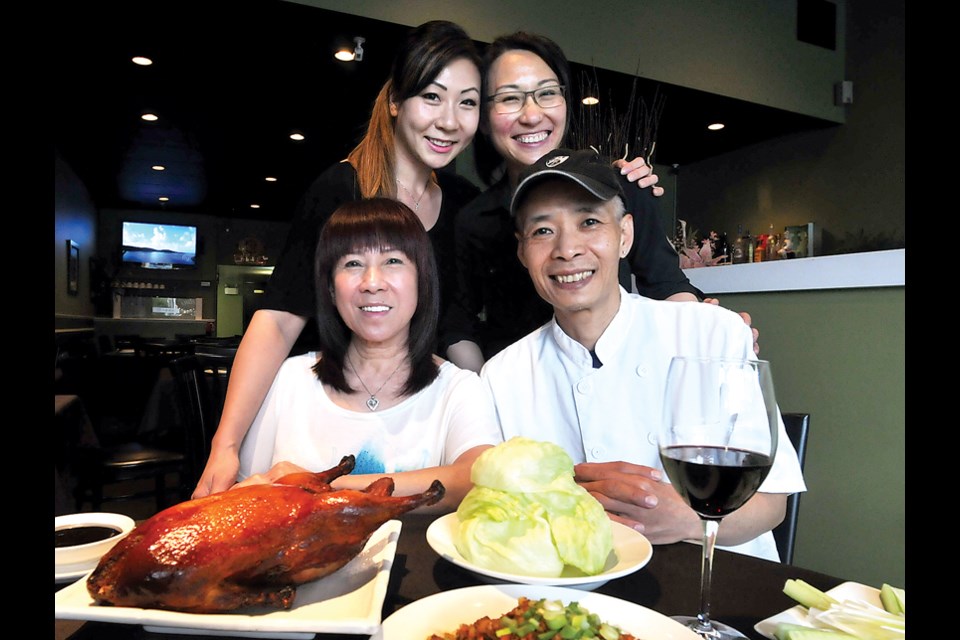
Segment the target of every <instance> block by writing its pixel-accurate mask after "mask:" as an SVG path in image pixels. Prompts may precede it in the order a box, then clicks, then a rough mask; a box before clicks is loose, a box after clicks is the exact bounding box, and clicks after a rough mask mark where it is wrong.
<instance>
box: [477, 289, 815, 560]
mask: <svg viewBox="0 0 960 640" xmlns="http://www.w3.org/2000/svg"><path fill="white" fill-rule="evenodd" d="M620 300H621V304H620V309H619V311H618V312H617V315H616V316H615V317H614V318H613V320H612V321H611V322H610V325H609V326H608V327H607V329H606V330H605V331H604V333H603V335H602V336H601V337H600V339H599V341H598V342H597V345H596V349H595V353H596V355H597V357H598V359H599V360H600V362H601V363H602V365H603V366H601V367H599V368H594V366H593V357H592V356H591V354H590V352H589V350H587V349H586V348H585V347H584V346H583V345H581V344H580V343H579V342H577V341H575V340H574V339H573V338H571V337H570V336H568V335H567V334H566V333H564V332H563V330H562V329H561V328H560V326H559V325H557V323H556V319H553V320H551V321H550V322H548V323H547V324H545V325H544V326H542V327H541V328H539V329H537V330H536V331H534V332H533V333H530V334H529V335H527V336H526V337H524V338H522V339H520V340H519V341H517V342H516V343H514V344H512V345H511V346H509V347H507V348H506V349H504V350H503V351H501V352H500V353H498V354H497V355H496V356H494V357H493V358H491V359H490V360H489V361H488V362H487V363H486V365H485V366H484V367H483V370H482V371H481V373H480V377H481V379H482V380H483V381H484V383H485V384H486V386H487V388H488V389H489V390H490V392H491V394H492V396H493V400H494V404H495V406H496V413H497V419H498V421H499V424H500V428H501V429H502V431H503V437H504V439H509V438H511V437H513V436H517V435H520V436H525V437H528V438H533V439H538V440H549V441H552V442H555V443H557V444H559V445H560V446H562V447H563V448H564V449H566V451H567V452H568V453H569V454H570V456H571V457H572V458H573V460H574V463H579V462H609V461H614V460H624V461H627V462H632V463H635V464H641V465H646V466H649V467H654V468H657V469H661V470H662V468H663V467H662V465H661V463H660V455H659V451H658V448H657V435H656V434H657V427H658V425H659V422H660V420H661V414H662V408H663V394H664V388H665V385H666V376H667V369H668V367H669V365H670V360H671V358H672V357H673V356H676V355H686V356H705V355H713V356H727V357H737V358H744V357H754V354H753V335H752V333H751V331H750V328H749V327H748V326H747V325H746V323H744V322H743V319H742V318H741V317H740V316H739V315H738V314H736V313H733V312H732V311H729V310H727V309H723V308H722V307H718V306H715V305H711V304H704V303H700V302H666V301H659V300H650V299H648V298H644V297H641V296H639V295H636V294H628V293H627V292H626V291H625V290H624V289H622V288H621V290H620ZM775 377H776V371H775V370H774V378H775ZM664 477H666V476H664ZM805 490H806V485H805V484H804V481H803V474H802V472H801V470H800V463H799V461H798V459H797V453H796V451H795V450H794V448H793V445H792V444H791V443H790V439H789V438H788V437H787V434H786V430H785V429H784V426H783V421H782V420H781V421H780V428H779V435H778V442H777V453H776V457H775V458H774V464H773V468H772V469H771V471H770V474H769V475H768V476H767V478H766V480H765V481H764V482H763V484H762V485H761V487H760V491H762V492H766V493H795V492H800V491H805ZM723 548H727V549H729V550H732V551H738V552H741V553H746V554H748V555H754V556H758V557H761V558H767V559H769V560H774V561H779V560H780V557H779V554H778V553H777V548H776V543H775V542H774V539H773V534H772V533H770V532H766V533H764V534H763V535H761V536H758V537H757V538H755V539H754V540H751V541H749V542H746V543H744V544H741V545H737V546H734V547H723Z"/></svg>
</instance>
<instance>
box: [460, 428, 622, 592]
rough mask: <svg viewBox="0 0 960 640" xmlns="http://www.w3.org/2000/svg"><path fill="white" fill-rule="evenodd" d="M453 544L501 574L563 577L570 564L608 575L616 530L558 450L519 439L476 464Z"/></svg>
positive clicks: (495, 449) (489, 450)
mask: <svg viewBox="0 0 960 640" xmlns="http://www.w3.org/2000/svg"><path fill="white" fill-rule="evenodd" d="M471 479H472V480H473V482H474V487H473V489H471V490H470V492H469V493H468V494H467V495H466V497H465V498H464V499H463V501H462V502H461V503H460V506H459V508H458V509H457V516H458V518H459V520H460V527H459V530H458V533H457V536H456V539H455V540H454V544H455V545H456V547H457V550H458V551H459V552H460V554H461V555H463V557H464V558H466V559H467V560H469V561H471V562H473V563H475V564H477V565H479V566H483V567H486V568H488V569H491V570H495V571H503V572H507V573H519V574H523V575H530V576H544V577H556V576H559V575H560V574H561V573H562V572H563V569H564V566H565V565H569V566H571V567H575V568H577V569H579V570H580V571H582V572H583V573H585V574H587V575H595V574H598V573H600V572H602V571H603V568H604V566H605V565H606V561H607V558H608V557H609V555H610V551H611V550H612V549H613V529H612V526H611V524H610V519H609V518H608V516H607V514H606V512H605V511H604V510H603V506H602V505H601V504H600V503H599V502H597V500H596V499H595V498H594V497H593V496H591V495H590V494H589V493H587V491H586V490H585V489H583V487H581V486H580V485H578V484H577V483H576V482H575V481H574V479H573V461H572V460H571V459H570V456H569V455H567V453H566V452H565V451H564V450H563V449H562V448H561V447H559V446H557V445H555V444H552V443H548V442H539V441H535V440H530V439H527V438H519V437H517V438H512V439H510V440H508V441H507V442H505V443H503V444H500V445H498V446H496V447H494V448H492V449H488V450H487V451H485V452H484V453H483V454H482V455H481V456H480V457H479V458H477V460H476V462H475V463H474V465H473V468H472V470H471Z"/></svg>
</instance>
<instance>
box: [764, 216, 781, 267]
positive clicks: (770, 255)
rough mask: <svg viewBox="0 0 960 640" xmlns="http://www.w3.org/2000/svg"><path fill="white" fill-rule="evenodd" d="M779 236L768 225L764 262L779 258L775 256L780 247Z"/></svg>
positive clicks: (771, 226)
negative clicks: (768, 234) (768, 231)
mask: <svg viewBox="0 0 960 640" xmlns="http://www.w3.org/2000/svg"><path fill="white" fill-rule="evenodd" d="M779 244H780V236H778V235H777V234H776V233H775V232H774V230H773V225H772V224H771V225H770V236H769V237H768V238H767V255H766V257H765V258H764V259H765V260H776V259H777V258H779V257H780V256H778V255H777V249H779V248H780V247H779V246H778V245H779Z"/></svg>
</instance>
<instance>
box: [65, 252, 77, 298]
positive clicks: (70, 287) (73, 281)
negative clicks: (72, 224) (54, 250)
mask: <svg viewBox="0 0 960 640" xmlns="http://www.w3.org/2000/svg"><path fill="white" fill-rule="evenodd" d="M79 292H80V245H78V244H77V243H76V242H74V241H73V240H67V293H69V294H70V295H72V296H75V295H77V294H78V293H79Z"/></svg>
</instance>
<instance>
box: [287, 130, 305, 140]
mask: <svg viewBox="0 0 960 640" xmlns="http://www.w3.org/2000/svg"><path fill="white" fill-rule="evenodd" d="M290 139H291V140H296V141H297V142H299V141H301V140H304V139H305V138H304V136H303V134H302V133H300V132H299V131H294V132H293V133H291V134H290Z"/></svg>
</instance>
